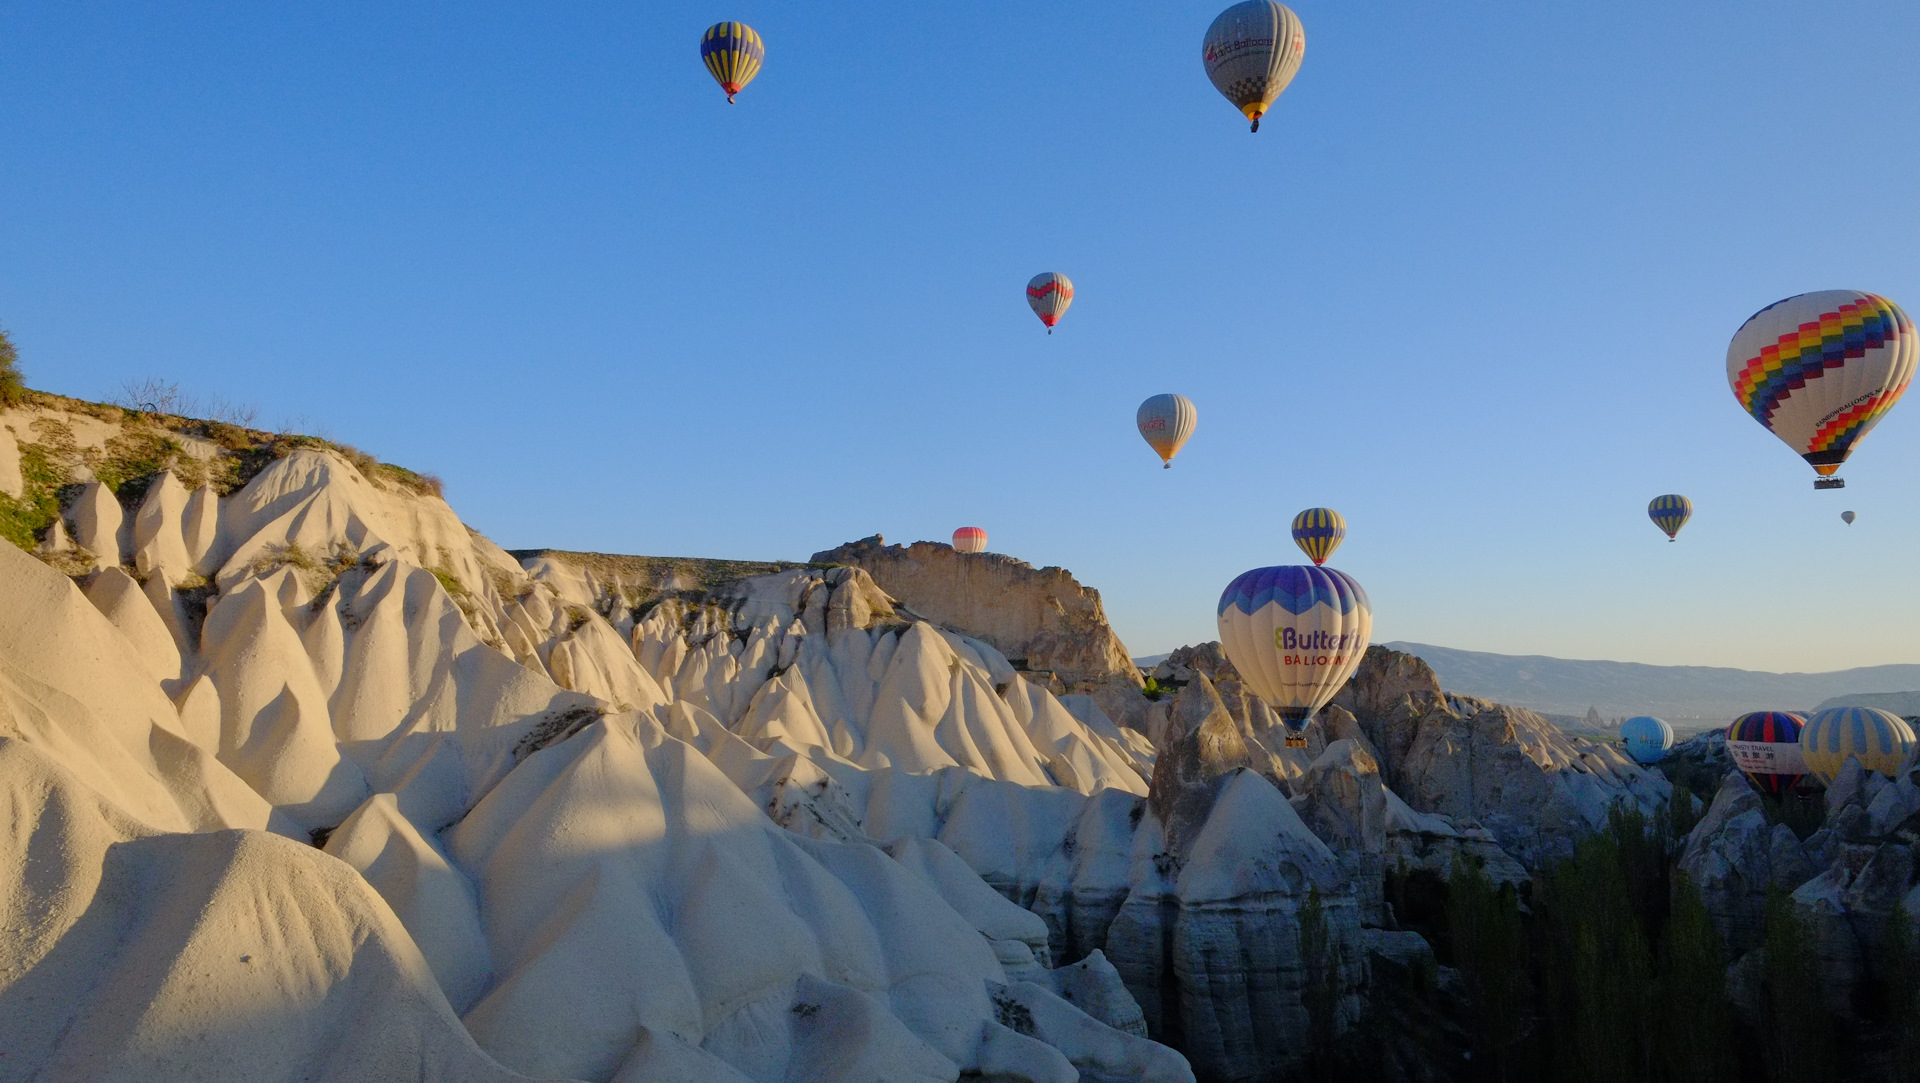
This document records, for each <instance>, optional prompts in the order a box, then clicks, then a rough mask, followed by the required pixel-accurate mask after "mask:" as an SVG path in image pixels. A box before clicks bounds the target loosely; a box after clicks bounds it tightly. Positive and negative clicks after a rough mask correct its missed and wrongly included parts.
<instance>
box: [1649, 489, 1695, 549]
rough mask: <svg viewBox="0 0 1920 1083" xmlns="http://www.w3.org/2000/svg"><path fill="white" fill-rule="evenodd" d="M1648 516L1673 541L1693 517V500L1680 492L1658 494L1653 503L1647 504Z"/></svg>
mask: <svg viewBox="0 0 1920 1083" xmlns="http://www.w3.org/2000/svg"><path fill="white" fill-rule="evenodd" d="M1647 518H1649V519H1652V520H1653V525H1654V526H1657V527H1659V528H1660V529H1661V530H1664V531H1666V532H1667V540H1668V541H1672V540H1673V539H1674V538H1675V537H1677V536H1678V535H1679V533H1680V528H1681V527H1683V526H1686V525H1687V520H1688V519H1691V518H1693V501H1691V500H1688V499H1687V498H1686V497H1684V496H1681V495H1680V494H1679V493H1668V494H1667V495H1665V496H1656V497H1654V498H1653V503H1651V504H1648V505H1647Z"/></svg>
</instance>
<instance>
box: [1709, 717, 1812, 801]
mask: <svg viewBox="0 0 1920 1083" xmlns="http://www.w3.org/2000/svg"><path fill="white" fill-rule="evenodd" d="M1806 724H1807V720H1806V719H1804V718H1801V717H1800V716H1799V715H1797V714H1790V713H1788V712H1786V711H1754V712H1753V713H1751V714H1743V715H1741V716H1740V717H1739V718H1736V719H1734V720H1733V724H1732V725H1730V726H1728V727H1727V755H1728V756H1729V757H1731V758H1732V760H1733V766H1734V767H1735V768H1737V769H1738V770H1739V771H1740V773H1741V774H1743V775H1745V776H1746V778H1747V785H1749V786H1752V787H1753V788H1754V790H1755V791H1756V792H1758V793H1761V794H1765V795H1771V796H1779V795H1780V794H1783V793H1786V792H1787V791H1788V790H1791V789H1793V788H1794V787H1795V786H1797V785H1799V784H1800V780H1801V779H1804V778H1806V777H1807V763H1806V760H1805V759H1803V758H1802V757H1801V754H1800V731H1801V730H1802V729H1803V728H1805V726H1806Z"/></svg>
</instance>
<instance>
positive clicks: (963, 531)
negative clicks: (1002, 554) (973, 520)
mask: <svg viewBox="0 0 1920 1083" xmlns="http://www.w3.org/2000/svg"><path fill="white" fill-rule="evenodd" d="M953 547H954V548H955V549H958V550H959V551H961V552H962V553H984V552H986V551H987V532H986V531H984V530H981V529H980V528H979V527H977V526H963V527H961V528H960V529H959V530H956V531H954V532H953Z"/></svg>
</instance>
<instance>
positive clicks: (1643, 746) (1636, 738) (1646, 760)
mask: <svg viewBox="0 0 1920 1083" xmlns="http://www.w3.org/2000/svg"><path fill="white" fill-rule="evenodd" d="M1620 739H1621V740H1623V741H1625V742H1626V745H1627V755H1629V756H1632V757H1633V762H1635V763H1637V764H1640V765H1642V766H1648V765H1651V764H1656V763H1659V762H1660V761H1661V760H1664V759H1666V758H1667V749H1669V748H1672V747H1673V727H1672V726H1669V725H1667V724H1666V723H1665V722H1663V721H1661V720H1660V719H1658V718H1654V717H1653V716H1651V715H1644V714H1643V715H1640V716H1638V717H1636V718H1629V719H1627V720H1626V721H1625V722H1622V723H1620Z"/></svg>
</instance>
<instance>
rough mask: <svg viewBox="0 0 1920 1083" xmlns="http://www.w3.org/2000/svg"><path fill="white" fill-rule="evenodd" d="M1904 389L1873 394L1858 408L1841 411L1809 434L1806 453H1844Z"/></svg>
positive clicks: (1891, 404) (1904, 387)
mask: <svg viewBox="0 0 1920 1083" xmlns="http://www.w3.org/2000/svg"><path fill="white" fill-rule="evenodd" d="M1906 389H1907V385H1905V384H1901V385H1900V386H1899V387H1897V388H1895V389H1893V390H1892V391H1890V392H1887V393H1886V394H1881V393H1879V392H1875V393H1874V395H1873V396H1872V397H1871V398H1869V399H1867V401H1865V402H1863V403H1861V404H1859V405H1858V406H1854V407H1850V408H1848V409H1846V410H1842V411H1841V412H1840V413H1839V415H1837V416H1836V417H1835V418H1834V419H1833V420H1832V421H1829V422H1827V423H1826V424H1825V425H1822V426H1820V430H1819V431H1818V432H1816V433H1814V434H1813V440H1812V442H1811V443H1810V444H1809V445H1808V447H1807V451H1806V453H1807V454H1809V455H1814V454H1818V453H1820V452H1823V451H1824V452H1829V453H1831V452H1844V451H1846V450H1848V449H1849V448H1851V447H1853V442H1854V441H1855V440H1858V439H1860V436H1861V434H1862V433H1864V432H1866V431H1867V430H1868V429H1870V428H1872V427H1873V424H1874V422H1876V421H1878V420H1879V419H1880V415H1881V414H1884V413H1886V412H1887V411H1888V410H1890V409H1892V408H1893V404H1894V403H1895V402H1897V401H1899V399H1900V395H1901V393H1902V392H1904V391H1906Z"/></svg>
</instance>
